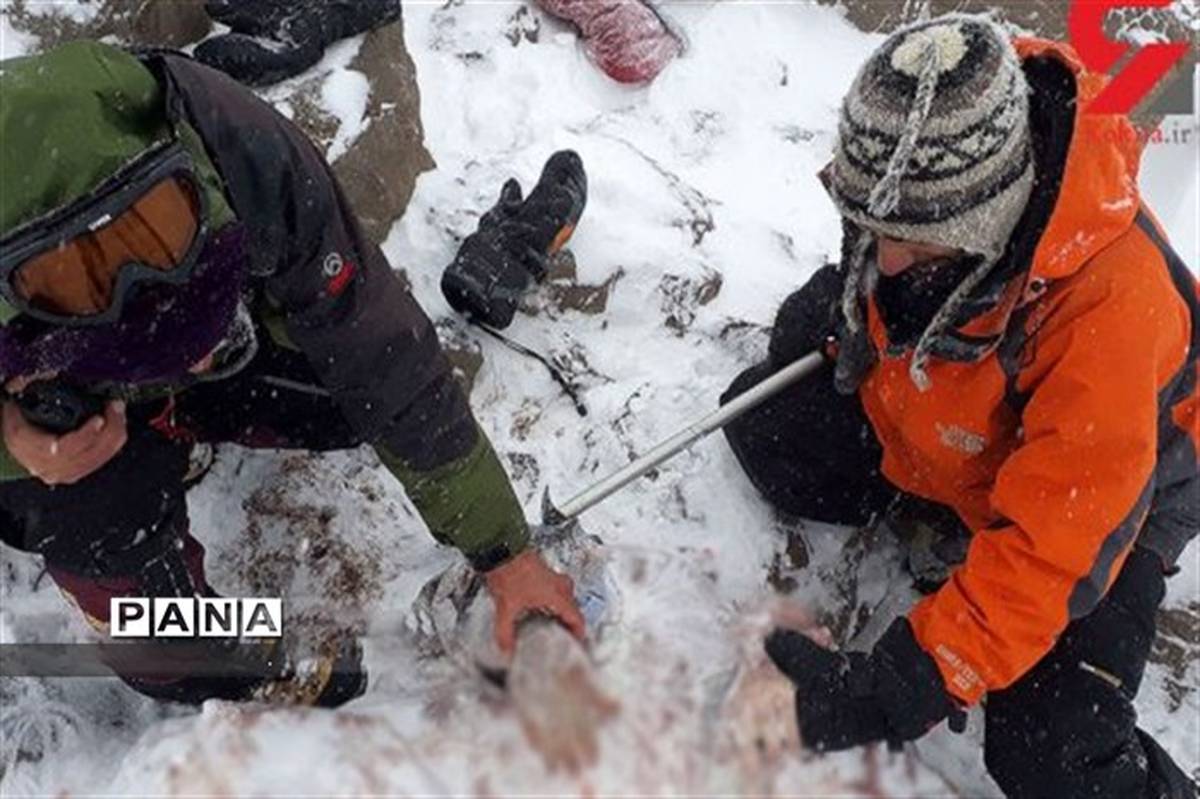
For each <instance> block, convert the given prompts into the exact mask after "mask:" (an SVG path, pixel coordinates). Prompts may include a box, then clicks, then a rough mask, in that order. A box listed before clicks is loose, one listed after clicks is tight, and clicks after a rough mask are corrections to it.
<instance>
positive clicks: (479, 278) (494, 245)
mask: <svg viewBox="0 0 1200 799" xmlns="http://www.w3.org/2000/svg"><path fill="white" fill-rule="evenodd" d="M586 204H587V175H586V173H585V172H584V170H583V161H582V160H581V159H580V158H579V156H578V155H577V154H576V153H574V152H572V151H571V150H561V151H559V152H557V153H555V154H554V155H552V156H551V157H550V160H549V161H547V162H546V166H545V167H544V168H543V169H542V175H541V177H540V178H539V179H538V182H537V185H536V186H534V187H533V191H531V192H530V193H529V197H528V198H526V199H525V200H524V201H522V200H521V186H520V184H519V183H517V181H516V180H513V179H510V180H508V181H507V182H506V183H505V184H504V187H503V189H501V192H500V199H499V200H498V201H497V203H496V205H494V206H493V207H492V208H491V209H490V210H488V212H487V213H485V214H484V215H483V216H482V217H481V218H480V220H479V227H478V229H477V230H476V231H475V232H474V233H472V234H471V235H470V236H467V238H466V239H464V240H463V243H462V245H461V246H460V247H459V249H458V254H457V255H456V256H455V258H454V262H453V263H451V264H450V266H448V267H447V268H446V271H445V273H444V274H443V275H442V293H443V294H444V295H445V296H446V300H447V301H448V302H449V303H450V305H451V307H453V308H454V309H455V310H456V311H458V312H460V313H463V314H467V315H468V316H471V317H473V318H475V319H478V320H479V321H481V322H484V323H486V324H488V325H490V326H491V327H496V328H505V327H508V325H510V324H512V320H513V316H514V315H515V314H516V311H517V306H518V304H519V303H520V301H521V297H522V296H523V295H524V293H525V291H526V290H527V289H528V288H529V286H530V285H531V284H532V283H533V282H534V281H540V280H542V279H543V278H544V277H545V276H546V272H547V269H548V264H549V259H550V256H552V255H553V254H554V253H556V252H558V251H559V250H560V249H561V248H562V247H563V245H565V244H566V243H567V240H568V239H570V237H571V234H572V233H574V231H575V226H576V225H577V224H578V223H579V218H580V217H581V216H582V215H583V209H584V206H585V205H586Z"/></svg>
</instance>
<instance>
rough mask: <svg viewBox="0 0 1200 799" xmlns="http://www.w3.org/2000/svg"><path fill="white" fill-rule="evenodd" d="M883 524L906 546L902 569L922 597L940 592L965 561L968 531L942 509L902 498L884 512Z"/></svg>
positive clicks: (954, 515) (950, 511) (952, 513)
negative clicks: (905, 570)
mask: <svg viewBox="0 0 1200 799" xmlns="http://www.w3.org/2000/svg"><path fill="white" fill-rule="evenodd" d="M884 524H885V525H887V527H888V529H889V530H891V531H892V533H894V534H895V535H896V537H897V538H899V539H900V541H901V542H902V543H904V544H905V545H906V546H907V548H908V554H907V556H906V558H905V566H906V567H907V569H908V572H909V574H911V575H912V578H913V585H914V587H915V588H916V589H917V590H918V591H920V592H921V593H923V594H931V593H933V592H934V591H936V590H937V589H939V588H941V586H942V583H944V582H946V580H948V579H950V572H952V571H954V569H955V567H956V566H958V565H959V564H960V563H962V562H963V561H964V560H966V559H967V547H968V546H970V543H971V531H970V530H969V529H967V527H966V525H964V524H963V523H962V520H961V519H959V518H958V514H956V513H955V512H954V511H953V510H951V509H950V508H949V507H947V506H945V505H941V504H938V503H936V502H930V501H928V500H924V499H921V498H920V497H915V496H913V495H911V494H903V495H901V496H899V497H898V498H897V499H896V501H895V502H893V503H892V506H891V507H890V508H888V511H887V513H886V514H885V516H884Z"/></svg>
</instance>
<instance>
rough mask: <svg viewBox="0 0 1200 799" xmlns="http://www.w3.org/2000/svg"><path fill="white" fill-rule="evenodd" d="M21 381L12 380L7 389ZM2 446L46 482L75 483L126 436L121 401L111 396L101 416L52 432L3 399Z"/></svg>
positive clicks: (113, 453)
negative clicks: (70, 427)
mask: <svg viewBox="0 0 1200 799" xmlns="http://www.w3.org/2000/svg"><path fill="white" fill-rule="evenodd" d="M20 388H24V385H22V384H17V383H16V382H15V381H14V382H13V383H10V384H9V390H10V391H13V390H19V389H20ZM3 431H4V446H5V448H7V449H8V452H9V454H10V455H12V457H13V458H15V459H16V461H17V463H19V464H21V465H22V466H24V467H25V469H26V470H27V471H28V472H29V473H30V474H31V475H33V476H34V477H36V478H37V479H39V480H41V481H42V482H43V483H45V484H46V485H51V486H54V485H70V484H72V483H77V482H79V481H80V480H82V479H83V478H85V477H87V476H88V475H90V474H92V473H93V472H95V471H98V470H99V469H100V468H101V467H103V466H104V464H106V463H108V462H109V461H110V460H112V459H113V457H115V456H116V454H117V453H118V452H120V451H121V448H122V447H123V446H125V442H126V441H127V440H128V430H127V429H126V423H125V403H124V402H122V401H121V400H113V401H111V402H109V403H108V405H107V406H106V407H105V409H104V415H103V416H93V417H92V418H91V419H88V420H87V421H86V422H84V423H83V425H82V426H81V427H80V428H79V429H78V430H75V431H72V432H70V433H66V434H65V435H55V434H54V433H49V432H46V431H45V430H43V429H41V428H40V427H37V426H36V425H33V424H30V423H29V421H28V420H26V419H25V417H24V416H23V415H22V414H21V410H20V408H18V407H17V406H16V404H15V403H12V402H5V403H4V411H3Z"/></svg>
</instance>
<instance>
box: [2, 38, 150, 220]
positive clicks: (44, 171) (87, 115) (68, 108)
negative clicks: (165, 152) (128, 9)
mask: <svg viewBox="0 0 1200 799" xmlns="http://www.w3.org/2000/svg"><path fill="white" fill-rule="evenodd" d="M170 139H171V126H170V124H169V121H168V119H167V115H166V107H165V104H164V101H163V91H162V89H161V87H160V86H159V84H158V82H157V81H156V80H155V79H154V76H153V75H151V74H150V72H149V71H147V70H146V69H145V67H143V66H142V65H141V64H140V63H138V61H137V59H136V58H134V57H133V56H132V55H130V54H129V53H126V52H125V51H123V50H120V49H118V48H115V47H109V46H107V45H102V44H99V43H97V42H71V43H69V44H64V45H62V46H61V47H56V48H54V49H53V50H50V51H47V52H45V53H41V54H38V55H33V56H28V57H22V58H13V59H8V60H6V61H3V62H0V142H2V144H0V185H2V186H4V191H3V192H0V236H4V235H7V234H8V233H11V232H12V231H14V230H16V229H17V228H19V227H23V226H24V225H26V224H27V223H29V222H32V221H34V220H36V219H38V218H40V217H43V216H45V215H47V214H49V213H51V212H53V211H55V210H57V209H59V208H61V207H63V206H65V205H68V204H70V203H72V202H74V201H76V200H78V199H80V198H81V197H83V196H85V195H87V194H88V193H89V192H91V191H92V190H94V189H96V188H97V187H98V186H99V185H100V184H101V183H102V182H103V181H104V180H105V179H106V178H108V177H110V176H111V175H113V174H114V173H116V172H117V171H118V170H119V169H120V168H121V167H122V166H124V165H126V164H127V163H129V162H130V161H132V160H133V159H134V158H136V157H137V156H138V155H140V154H141V153H143V152H145V151H146V150H147V149H149V148H150V147H152V146H153V145H155V144H159V143H163V142H167V141H169V140H170Z"/></svg>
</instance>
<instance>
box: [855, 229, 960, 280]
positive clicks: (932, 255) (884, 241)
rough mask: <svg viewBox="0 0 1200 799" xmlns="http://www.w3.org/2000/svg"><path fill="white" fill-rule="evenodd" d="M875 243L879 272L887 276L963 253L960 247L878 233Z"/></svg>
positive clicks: (893, 275)
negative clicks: (902, 238) (908, 239)
mask: <svg viewBox="0 0 1200 799" xmlns="http://www.w3.org/2000/svg"><path fill="white" fill-rule="evenodd" d="M875 244H876V258H877V260H878V263H879V273H880V274H881V275H883V276H885V277H895V276H896V275H898V274H900V273H901V272H904V271H906V270H908V269H911V268H913V267H915V266H921V265H923V264H927V263H931V262H933V261H946V260H950V259H953V258H957V257H958V256H960V255H962V254H963V251H962V250H960V249H957V248H955V247H946V246H944V245H942V244H928V243H925V242H919V241H903V240H901V239H889V238H886V237H885V236H878V235H877V236H876V237H875Z"/></svg>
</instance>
